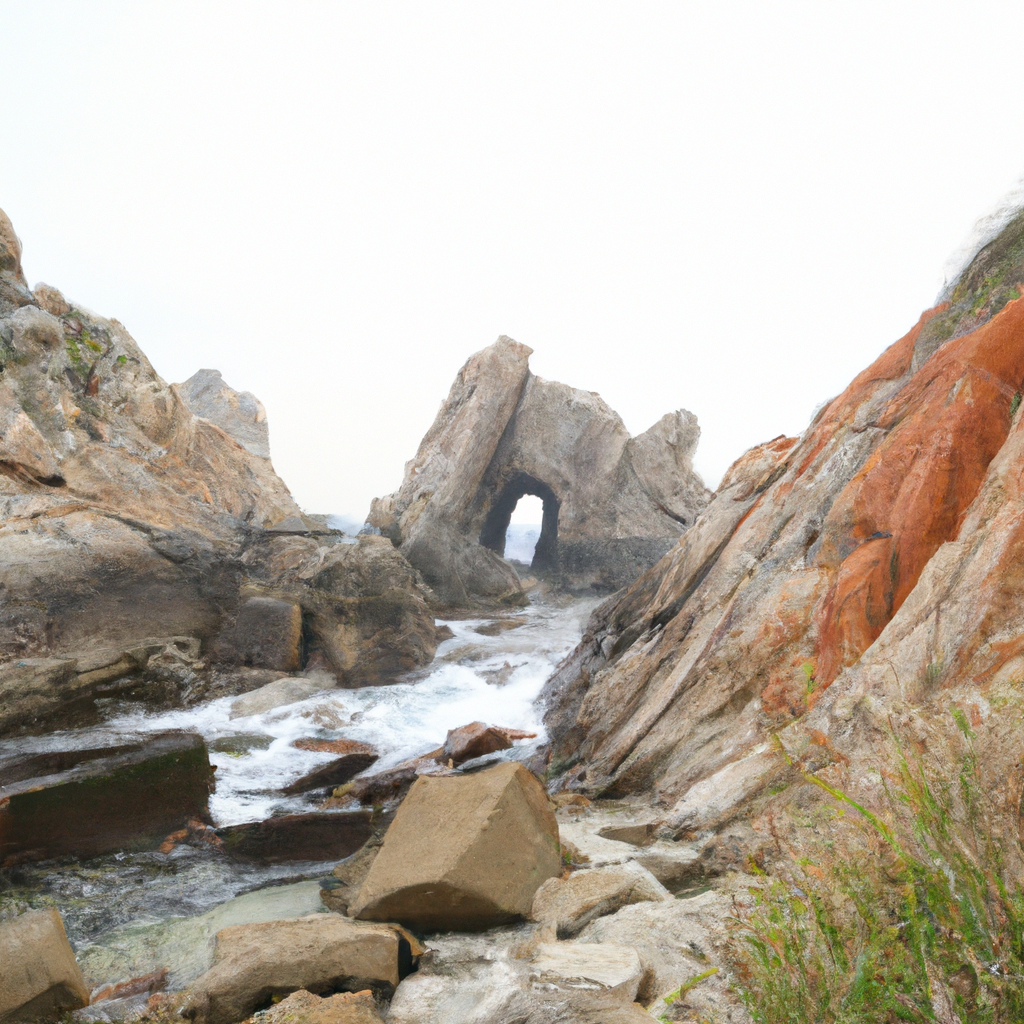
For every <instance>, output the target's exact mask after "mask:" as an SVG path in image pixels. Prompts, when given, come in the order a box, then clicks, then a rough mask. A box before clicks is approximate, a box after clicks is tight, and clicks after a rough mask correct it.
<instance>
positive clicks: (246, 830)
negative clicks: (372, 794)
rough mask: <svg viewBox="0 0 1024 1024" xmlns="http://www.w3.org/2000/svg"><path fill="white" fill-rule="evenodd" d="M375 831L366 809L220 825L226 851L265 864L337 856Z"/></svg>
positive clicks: (347, 852) (356, 846) (349, 851)
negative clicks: (344, 812) (345, 812)
mask: <svg viewBox="0 0 1024 1024" xmlns="http://www.w3.org/2000/svg"><path fill="white" fill-rule="evenodd" d="M372 834H373V829H372V827H371V825H370V815H369V813H368V812H366V811H354V812H352V813H350V814H319V813H317V812H315V811H314V812H309V813H307V814H282V815H278V816H277V817H275V818H267V819H266V820H265V821H252V822H247V823H245V824H243V825H225V826H224V827H223V828H219V829H217V836H218V837H219V838H220V840H221V843H222V844H223V847H224V852H225V853H227V854H229V855H230V856H232V857H239V858H242V859H243V860H254V861H259V862H260V863H264V864H280V863H282V862H284V861H293V860H303V861H315V860H320V861H323V860H334V859H335V858H338V857H348V856H350V855H351V854H353V853H355V852H356V851H357V850H358V849H359V848H360V847H362V845H363V844H364V843H365V842H366V841H367V840H368V839H369V838H370V836H371V835H372Z"/></svg>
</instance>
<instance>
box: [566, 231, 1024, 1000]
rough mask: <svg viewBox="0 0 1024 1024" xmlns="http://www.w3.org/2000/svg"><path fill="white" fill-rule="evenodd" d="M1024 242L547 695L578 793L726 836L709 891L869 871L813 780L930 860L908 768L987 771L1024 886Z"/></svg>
mask: <svg viewBox="0 0 1024 1024" xmlns="http://www.w3.org/2000/svg"><path fill="white" fill-rule="evenodd" d="M1008 230H1009V229H1008ZM1013 231H1015V232H1016V235H1015V236H1014V238H1013V239H1011V240H1009V241H1007V240H1006V239H1004V241H1005V242H1006V245H1005V246H1004V251H1005V252H1007V253H1009V254H1010V256H1011V257H1012V259H1009V257H1008V259H1009V262H1007V263H1006V264H1005V265H1001V266H1000V268H999V269H998V272H997V273H996V275H995V278H992V277H991V276H990V275H989V274H988V271H986V274H985V275H981V276H978V275H977V274H975V273H974V271H973V270H969V272H968V274H967V275H966V278H965V280H966V279H972V280H973V281H974V284H969V285H965V287H967V288H968V292H970V293H971V294H970V295H966V297H964V298H963V301H964V302H966V303H967V304H968V306H970V305H972V304H974V303H976V304H977V305H975V308H974V313H976V314H977V318H976V319H974V320H972V321H971V322H970V323H967V322H966V321H965V320H964V319H963V318H964V317H966V316H967V315H968V312H969V311H968V310H967V309H966V308H964V307H962V308H961V309H960V310H959V312H958V313H957V314H956V316H952V318H951V315H952V313H953V312H954V311H953V310H952V308H951V307H949V306H946V305H945V304H942V305H940V306H939V307H937V308H936V309H935V310H930V311H928V312H927V313H925V314H924V315H923V316H922V318H921V321H920V322H919V324H918V325H917V326H916V327H915V328H914V329H913V330H912V331H910V332H909V333H908V334H907V335H906V337H904V338H903V339H901V340H900V341H898V342H896V344H894V345H893V346H891V347H890V348H889V349H888V350H887V351H886V352H884V353H883V354H882V355H881V356H880V357H879V358H878V359H877V360H876V361H875V363H874V364H873V365H872V366H871V367H869V368H868V369H867V370H865V371H864V372H863V373H862V374H860V375H859V376H858V377H857V378H856V379H855V380H854V381H853V382H852V383H851V384H850V386H849V387H848V388H847V389H846V390H845V391H844V392H843V394H841V395H840V396H839V397H838V398H836V399H834V400H833V401H831V402H829V403H828V404H827V405H826V406H825V407H824V408H823V409H822V411H821V412H820V413H819V414H818V415H817V416H816V417H815V419H814V420H813V422H812V423H811V425H810V426H809V428H808V430H807V431H806V433H805V434H804V435H803V436H802V437H801V438H799V439H776V441H774V442H770V443H769V444H768V445H765V446H762V447H761V448H760V449H758V450H755V451H752V452H750V453H748V454H747V455H746V456H745V457H744V458H743V459H741V460H740V461H739V462H738V463H737V464H736V466H734V468H733V470H732V471H731V472H730V473H729V474H727V476H726V478H725V480H724V481H723V484H722V487H721V488H720V490H719V492H718V494H717V495H716V496H715V499H714V501H713V502H712V503H711V504H710V505H709V506H708V508H707V509H706V510H705V511H704V513H703V514H702V515H701V516H700V518H699V519H698V521H697V523H696V524H695V525H694V526H693V527H692V528H691V529H690V530H689V531H688V532H687V533H686V534H685V535H684V536H683V538H682V539H681V541H680V543H679V545H678V546H677V547H676V548H675V549H674V550H673V551H672V552H670V553H669V554H668V555H667V556H666V557H665V558H664V559H663V560H662V561H661V562H660V563H659V564H658V565H657V566H655V567H654V568H653V569H651V570H650V571H648V572H647V573H645V574H644V576H642V577H641V578H640V579H639V580H637V581H636V582H635V583H634V584H633V585H632V586H631V587H630V588H628V590H626V591H625V592H624V593H623V594H620V595H617V596H616V597H615V598H613V599H612V600H610V601H608V602H607V603H606V604H605V605H603V606H602V607H600V608H599V609H598V610H597V611H596V612H595V614H594V615H593V617H592V619H591V621H590V623H589V625H588V629H587V634H586V635H585V637H584V639H583V642H582V643H581V644H580V646H579V647H578V648H577V650H576V651H575V652H574V653H573V654H572V655H571V656H570V658H568V659H567V660H566V662H565V663H564V664H563V666H562V668H561V669H560V671H559V672H558V673H557V674H556V677H555V678H554V680H553V681H552V683H551V685H550V687H549V690H548V697H549V699H550V701H551V704H550V710H549V713H548V717H547V719H546V724H547V727H548V732H549V735H550V736H551V738H552V747H553V757H552V772H553V774H554V775H555V776H557V778H558V784H560V785H562V786H565V787H568V788H570V789H579V790H582V791H584V792H589V793H591V794H594V793H603V794H605V795H608V796H612V797H622V796H627V795H629V794H631V793H641V792H643V793H646V794H649V796H650V797H651V798H652V802H653V803H654V804H656V805H657V807H658V813H659V815H660V816H661V817H662V825H663V826H664V832H666V833H669V834H672V835H675V836H687V835H690V834H697V835H702V834H704V833H705V832H706V831H707V830H715V831H717V832H718V836H716V838H715V840H714V841H713V842H709V843H708V846H707V849H708V850H709V851H711V854H710V857H709V860H710V861H712V862H714V861H717V862H718V863H717V864H713V863H709V864H708V865H707V871H708V874H712V873H714V870H728V869H729V868H738V869H740V870H742V869H743V868H745V867H748V865H749V864H750V862H751V861H753V862H754V863H757V864H758V866H759V868H760V867H761V865H762V862H763V863H764V864H766V866H767V869H768V870H769V872H770V873H772V872H777V873H780V874H782V875H783V876H785V875H786V872H787V869H786V866H785V865H786V863H787V862H789V863H790V864H791V863H792V860H791V858H794V857H799V856H805V855H806V854H807V850H808V847H809V845H811V848H812V849H813V850H814V851H815V856H820V857H821V858H822V864H821V865H818V864H817V862H816V861H815V862H812V864H813V868H808V871H807V879H808V884H809V885H811V886H812V887H813V885H814V883H815V880H814V872H815V871H816V872H818V873H819V875H822V876H824V879H823V886H824V887H825V891H828V889H827V887H828V886H829V884H830V883H831V882H832V880H833V879H832V876H831V875H830V873H829V871H830V867H831V866H833V865H835V866H837V867H840V868H842V867H845V866H846V865H848V864H849V863H850V861H851V860H852V859H853V858H854V857H856V856H858V855H859V856H862V857H867V856H869V854H868V853H867V852H866V850H864V849H862V848H861V847H860V846H858V843H859V842H860V839H859V838H858V834H857V830H856V829H855V828H852V827H846V826H845V825H844V823H843V822H842V821H841V820H840V817H839V816H838V815H834V814H833V818H832V819H831V820H832V821H833V822H834V827H833V824H830V825H829V826H828V841H827V843H826V842H824V841H821V842H818V840H817V839H816V838H815V836H814V834H813V833H814V832H815V831H817V828H807V823H808V821H814V822H816V823H820V822H822V821H824V820H825V814H826V813H827V812H828V811H829V810H833V811H834V809H833V808H831V805H830V800H831V798H830V796H829V794H828V793H827V792H826V791H825V790H824V789H822V788H821V787H819V786H817V785H815V783H824V784H825V786H827V787H833V790H834V791H839V792H842V793H843V794H844V795H845V797H846V798H848V799H849V800H851V801H855V802H856V803H857V804H858V805H860V806H861V807H864V808H866V809H867V810H868V811H870V812H873V813H876V814H878V815H879V816H880V817H881V818H882V819H884V820H886V821H889V822H894V828H895V829H896V830H898V831H899V832H900V833H901V835H906V836H907V837H908V838H907V842H908V843H914V842H915V839H914V838H913V830H912V827H911V823H910V822H907V821H901V820H900V818H901V816H902V814H903V810H902V808H901V805H900V802H899V800H898V799H895V798H893V799H891V800H890V794H891V792H892V790H891V789H890V780H892V779H893V778H894V777H898V774H899V765H900V764H901V758H904V757H905V758H906V759H907V760H908V761H909V762H910V763H911V765H912V766H913V767H912V771H913V772H914V773H916V772H917V770H918V767H919V766H920V770H921V771H922V772H923V773H924V774H926V776H927V777H928V778H929V779H930V780H932V782H933V785H934V787H935V788H934V792H942V793H948V794H956V793H957V792H959V790H958V788H957V787H958V786H959V785H960V783H959V782H958V775H957V773H958V772H960V771H961V768H962V766H963V765H965V764H968V763H969V764H970V765H972V766H973V765H974V764H977V778H976V780H974V779H973V776H972V783H971V787H972V789H973V787H974V786H975V785H976V786H978V787H979V788H978V790H977V792H979V793H983V794H984V800H983V802H984V804H985V807H986V808H987V810H986V814H987V815H989V816H988V817H987V818H986V824H985V829H986V835H999V836H1000V837H1005V840H1006V841H1005V844H1004V843H1003V839H1002V838H1001V839H1000V840H998V842H999V844H1000V846H999V848H1000V851H1002V850H1003V849H1004V848H1005V849H1006V850H1009V851H1012V852H1010V853H1009V854H1003V853H1002V852H1000V857H1002V856H1009V858H1010V859H1011V860H1012V861H1013V867H1012V868H1009V869H1007V870H1008V875H1007V877H1009V878H1017V877H1019V876H1020V870H1021V869H1020V861H1021V852H1020V845H1019V842H1018V835H1019V831H1018V830H1019V804H1020V800H1019V781H1018V780H1019V778H1020V775H1019V772H1020V767H1019V766H1020V764H1021V744H1020V735H1021V732H1020V730H1021V726H1022V722H1024V707H1022V702H1021V695H1020V679H1021V677H1022V669H1024V640H1022V637H1024V603H1022V602H1021V600H1020V594H1021V590H1022V588H1024V573H1022V569H1021V566H1022V565H1024V527H1022V523H1024V489H1022V480H1024V419H1022V417H1021V414H1020V411H1019V406H1020V403H1021V399H1020V395H1021V388H1022V380H1024V300H1022V299H1020V298H1016V297H1015V296H1014V295H1013V294H1008V293H1007V292H1006V287H1007V286H1008V282H1009V280H1010V279H1009V278H1007V279H1006V281H1007V284H1006V285H1003V284H1000V283H999V281H1000V280H1001V275H1002V274H1003V273H1004V271H1005V272H1006V273H1009V272H1010V270H1011V264H1012V266H1014V267H1018V268H1019V260H1020V255H1019V254H1020V251H1021V250H1020V245H1019V243H1020V239H1021V237H1022V234H1021V233H1022V231H1024V219H1022V218H1020V217H1018V218H1017V220H1016V222H1015V226H1014V227H1013ZM1010 241H1012V245H1011V244H1010ZM1001 244H1002V243H1001ZM983 262H984V261H983ZM975 269H977V268H975ZM989 269H991V267H989ZM1012 280H1013V281H1014V284H1013V287H1012V289H1011V292H1014V293H1015V292H1017V291H1018V290H1019V283H1020V280H1021V278H1020V277H1019V276H1016V277H1013V278H1012ZM986 282H987V283H986ZM959 287H960V286H959V285H957V288H959ZM989 291H991V292H992V293H993V294H994V293H995V292H996V291H998V292H999V293H1000V294H1001V295H1002V298H1001V299H1000V301H999V302H998V308H996V309H992V310H989V309H988V308H987V307H986V306H985V303H986V302H987V299H988V297H989V295H988V292H989ZM971 295H973V298H972V297H971ZM958 301H959V300H958ZM973 315H974V314H972V316H973ZM961 328H962V329H961ZM951 712H952V713H951ZM958 722H959V724H958ZM965 737H966V738H965ZM967 758H969V759H970V760H969V762H968V761H967V760H966V759H967ZM975 758H976V759H977V760H976V761H975ZM970 771H971V772H972V773H973V771H974V769H973V767H972V768H971V769H970ZM897 786H898V782H897ZM949 799H950V800H953V801H955V799H956V798H955V796H950V797H949ZM972 807H973V805H972ZM819 812H820V814H821V817H818V814H819ZM973 813H974V812H973V810H972V811H971V812H970V814H973ZM965 816H967V815H965ZM954 819H955V814H952V813H951V814H950V815H949V816H948V820H950V823H951V827H952V828H953V829H954V831H955V830H956V828H957V827H959V826H958V823H956V822H955V820H954ZM964 827H965V829H966V830H967V832H968V835H969V828H970V827H972V826H964ZM904 829H905V832H904ZM566 831H567V832H568V830H566ZM819 838H820V836H819ZM901 841H902V839H901ZM970 841H971V840H970V839H968V840H967V843H968V845H969V843H970ZM985 841H986V842H987V840H985ZM979 842H980V840H979ZM812 844H813V845H812ZM981 856H983V857H984V856H987V855H986V854H982V855H981ZM925 857H927V854H925ZM758 858H760V860H759V859H758ZM701 860H702V861H703V857H702V858H701ZM695 870H701V865H696V866H695ZM881 884H883V885H884V884H886V883H885V880H884V879H883V880H882V882H881ZM677 902H678V903H680V904H682V903H690V902H691V901H690V900H685V901H684V900H680V901H677ZM651 908H653V909H651ZM658 911H659V906H658V905H655V904H643V905H641V906H637V907H627V908H625V909H623V910H621V911H619V912H618V913H617V914H615V915H614V916H612V917H607V918H601V919H598V920H597V921H594V922H592V923H591V925H589V926H588V927H587V929H585V930H584V933H582V934H584V935H585V936H586V937H594V938H601V939H604V940H607V941H628V937H626V936H621V937H620V936H619V935H617V934H613V933H612V932H611V931H609V930H607V929H606V926H605V922H612V921H622V920H625V919H627V918H628V917H630V916H631V915H637V916H638V917H639V916H644V915H651V914H655V913H657V912H658ZM717 912H722V910H721V908H720V909H719V911H717ZM649 926H650V921H649V920H648V919H647V918H646V917H645V925H644V928H643V929H640V930H647V931H650V930H652V929H650V927H649ZM636 939H637V944H638V945H637V948H638V949H639V948H640V942H641V935H640V933H639V930H638V933H637V936H636ZM664 942H665V944H666V945H667V944H668V942H669V940H668V939H667V937H666V938H665V940H664ZM641 955H642V956H643V952H642V951H641ZM673 980H674V981H675V983H676V984H678V980H677V979H673ZM665 981H666V984H668V978H667V976H666V977H665Z"/></svg>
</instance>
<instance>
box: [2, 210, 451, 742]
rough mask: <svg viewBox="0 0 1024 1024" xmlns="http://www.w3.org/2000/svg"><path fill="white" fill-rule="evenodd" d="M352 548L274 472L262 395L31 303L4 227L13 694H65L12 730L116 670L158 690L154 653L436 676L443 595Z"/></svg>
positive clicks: (64, 305) (33, 723) (83, 316)
mask: <svg viewBox="0 0 1024 1024" xmlns="http://www.w3.org/2000/svg"><path fill="white" fill-rule="evenodd" d="M341 541H342V538H341V535H340V534H338V533H337V532H335V531H331V530H329V529H326V528H324V527H322V526H320V525H319V524H317V523H315V522H313V521H311V520H308V519H306V517H304V516H303V514H302V512H301V510H300V509H299V508H298V506H297V505H296V504H295V502H294V500H293V499H292V497H291V495H290V494H289V492H288V489H287V487H285V485H284V483H283V482H282V481H281V479H280V478H279V477H278V476H277V474H276V473H275V472H274V468H273V466H272V464H271V462H270V459H269V449H268V444H267V429H266V418H265V414H264V413H263V410H262V407H261V406H260V405H259V403H258V402H257V401H256V400H255V399H254V398H253V397H252V396H251V395H247V394H239V393H237V392H235V391H233V390H232V389H231V388H229V387H228V386H227V385H226V384H224V382H223V381H222V380H221V378H220V376H219V374H217V373H216V372H215V371H206V370H204V371H200V373H198V374H196V375H195V376H194V377H192V378H191V379H190V380H189V381H187V382H186V383H185V384H183V385H173V384H167V383H166V382H165V381H163V380H162V379H161V378H160V376H159V375H158V374H157V373H156V371H155V370H154V369H153V367H152V366H151V365H150V363H149V361H148V360H147V358H146V356H145V355H144V354H143V352H142V351H141V349H140V348H139V346H138V345H137V344H136V343H135V341H134V340H133V339H132V338H131V336H130V335H129V334H128V332H127V331H126V330H125V328H124V327H123V325H121V324H120V323H118V321H116V320H108V319H106V318H104V317H100V316H97V315H95V314H93V313H90V312H89V311H88V310H85V309H83V308H81V307H79V306H77V305H75V304H73V303H71V302H69V301H67V300H66V299H65V298H64V297H63V296H62V295H61V294H60V292H58V291H57V290H56V289H54V288H52V287H50V286H48V285H40V286H38V287H37V289H36V291H35V292H33V291H32V290H30V289H29V288H28V286H27V283H26V281H25V278H24V274H23V273H22V270H21V245H20V243H19V241H18V239H17V237H16V236H15V234H14V230H13V228H12V227H11V224H10V221H9V220H8V219H7V217H6V216H5V215H4V214H3V213H2V212H0V566H2V568H0V664H2V663H3V662H8V663H11V662H26V661H28V662H29V665H28V668H27V670H26V671H20V670H19V671H15V672H14V673H13V674H11V673H8V672H7V671H6V670H5V669H4V668H0V674H2V675H3V678H4V682H3V683H2V684H0V685H2V686H3V687H4V689H5V691H8V690H10V688H11V687H12V686H14V687H15V688H16V683H17V680H19V679H24V680H25V681H26V683H25V685H26V686H27V687H28V690H26V691H25V692H26V693H28V691H29V690H31V691H32V692H36V691H40V692H41V690H40V688H42V690H45V691H46V693H45V694H43V695H42V698H41V699H40V700H39V701H36V702H35V703H33V701H32V700H31V699H26V701H22V703H23V704H24V707H23V709H22V711H20V712H19V714H18V716H16V717H17V721H16V722H15V721H12V722H11V724H10V727H12V728H43V727H46V725H47V724H48V722H49V721H51V720H52V719H51V712H52V710H53V707H54V706H55V705H60V704H61V703H62V701H61V700H59V699H58V700H56V701H54V700H52V697H53V696H54V694H59V693H60V692H65V693H66V694H67V695H68V696H69V697H80V698H82V699H85V700H87V699H89V697H90V695H95V694H96V692H97V691H96V688H97V687H99V686H103V685H106V684H107V683H109V682H110V681H111V679H113V678H117V674H116V672H114V674H113V675H111V674H110V672H109V671H108V672H107V673H106V675H107V678H105V679H102V680H101V679H100V678H99V677H98V676H96V675H95V674H94V671H93V669H91V668H89V669H86V670H85V672H84V674H85V675H86V676H89V677H90V678H87V679H83V678H82V675H83V673H82V672H81V671H78V669H80V668H82V666H84V665H86V664H87V663H90V662H95V661H96V659H97V658H99V659H101V660H102V658H103V657H106V656H108V655H109V657H108V659H107V662H106V664H105V665H104V666H100V667H103V668H105V669H108V670H109V669H111V668H112V666H116V665H118V664H119V663H121V669H120V674H121V676H129V675H132V674H135V675H137V676H140V677H145V676H146V673H147V664H146V663H145V661H146V660H147V659H148V658H149V655H147V657H146V659H143V662H144V663H142V664H139V663H137V662H136V661H134V660H133V658H132V657H131V656H129V655H128V654H127V652H130V651H132V650H134V649H137V648H138V647H139V645H140V643H142V642H143V641H145V640H146V639H147V638H153V637H184V638H190V639H191V641H192V642H194V643H196V644H197V645H201V647H202V655H203V659H202V660H203V663H204V664H203V665H197V664H196V658H192V663H191V664H190V665H189V666H188V668H189V671H191V672H192V673H193V676H195V674H196V673H201V672H202V670H203V668H204V666H208V665H209V664H211V663H214V662H223V663H227V664H234V665H239V666H256V667H265V668H275V669H278V670H279V671H287V672H294V671H298V670H300V669H302V668H304V667H305V666H306V665H307V664H308V662H309V661H310V660H313V661H314V664H315V663H317V662H318V661H319V662H320V663H321V667H324V668H327V669H330V670H331V671H333V672H335V673H336V674H338V675H340V676H342V677H343V679H344V681H346V682H348V681H358V683H366V682H376V681H380V680H382V679H384V678H386V677H387V676H388V675H389V674H391V673H393V672H395V671H399V670H401V669H403V668H408V667H414V666H416V665H420V664H423V663H425V662H426V661H429V660H430V658H431V657H432V656H433V652H434V648H435V646H436V641H435V639H434V626H433V619H432V616H431V614H430V612H429V610H428V608H427V604H426V599H428V598H429V597H430V596H431V595H430V594H429V591H427V590H426V588H425V587H424V586H423V584H422V582H421V581H419V580H418V579H417V578H416V574H415V572H414V571H413V570H412V569H411V567H410V566H409V565H408V563H406V562H405V560H404V559H403V558H402V557H401V555H400V554H399V553H398V552H397V551H394V549H393V548H391V546H390V545H387V544H379V545H378V547H377V548H374V546H373V544H372V543H370V544H359V545H348V544H343V543H341ZM381 548H387V551H386V553H385V552H382V551H381V550H380V549H381ZM198 653H199V652H198V650H197V651H196V654H198ZM41 658H43V659H55V658H56V659H62V660H63V661H64V662H70V661H77V662H78V665H77V666H70V665H69V664H64V665H63V666H56V665H54V666H51V667H52V669H53V671H52V672H51V671H50V670H49V669H48V668H47V667H46V666H44V665H42V664H41V663H39V662H38V661H37V660H36V659H41ZM21 667H22V668H25V667H26V666H25V665H22V666H21ZM364 667H365V668H366V672H365V673H363V672H362V669H363V668H364ZM48 672H49V674H48V675H47V673H48ZM150 675H152V673H150ZM29 677H31V678H29ZM14 699H15V700H18V701H21V698H20V697H18V696H17V695H14ZM63 703H66V702H63ZM5 704H6V700H5Z"/></svg>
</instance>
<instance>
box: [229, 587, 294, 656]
mask: <svg viewBox="0 0 1024 1024" xmlns="http://www.w3.org/2000/svg"><path fill="white" fill-rule="evenodd" d="M301 648H302V609H301V608H300V607H299V605H298V604H296V603H295V602H293V601H278V600H276V599H274V598H272V597H250V598H249V599H248V600H247V601H245V603H244V604H242V605H241V606H240V607H239V609H238V611H237V612H236V613H235V616H234V621H233V622H231V624H230V625H229V626H227V627H226V628H225V629H223V630H222V631H221V632H220V634H219V635H218V636H217V638H216V639H215V640H214V642H213V656H214V657H215V658H216V659H217V660H218V661H226V662H231V663H233V664H236V665H248V666H251V667H253V668H272V669H275V670H277V671H278V672H296V671H298V669H299V668H300V667H301V663H302V650H301Z"/></svg>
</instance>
